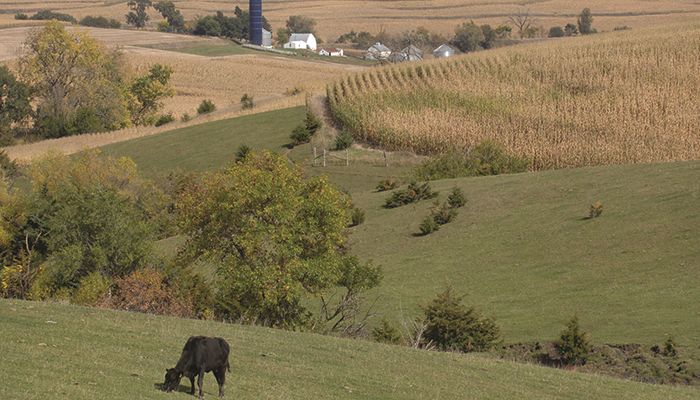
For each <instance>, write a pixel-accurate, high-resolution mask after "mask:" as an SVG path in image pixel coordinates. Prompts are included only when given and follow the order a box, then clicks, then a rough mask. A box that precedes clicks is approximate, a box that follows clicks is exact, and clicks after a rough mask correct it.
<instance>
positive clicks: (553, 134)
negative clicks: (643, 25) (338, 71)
mask: <svg viewBox="0 0 700 400" xmlns="http://www.w3.org/2000/svg"><path fill="white" fill-rule="evenodd" d="M699 93H700V25H698V24H692V25H677V26H673V27H667V28H656V29H650V30H643V31H631V32H615V33H609V34H600V35H595V36H591V37H580V38H578V37H577V38H571V39H561V40H555V41H548V42H546V43H539V44H531V45H523V46H518V47H512V48H504V49H498V50H494V51H488V52H481V53H473V54H470V55H466V56H462V57H457V58H453V59H449V60H442V61H438V60H435V61H429V62H423V63H412V64H410V65H398V66H392V67H385V68H381V69H375V70H372V71H370V72H365V73H362V74H355V75H350V76H348V77H346V78H345V79H343V80H342V81H339V82H337V83H335V84H332V85H330V86H329V87H328V94H329V103H330V106H331V109H332V111H333V114H334V116H335V118H337V119H338V120H339V122H340V123H341V124H342V125H343V126H345V127H346V128H347V129H349V130H350V131H351V132H353V134H354V135H356V137H357V138H358V139H359V140H362V141H365V142H368V143H371V144H375V145H379V146H381V147H384V148H387V149H392V150H413V151H416V152H418V153H421V154H434V153H438V152H442V151H446V150H451V149H468V148H470V147H471V146H474V145H475V144H477V143H479V142H481V141H483V140H486V139H490V140H494V141H496V142H497V143H499V144H500V145H502V146H503V147H504V148H505V149H506V150H507V151H509V152H510V153H512V154H515V155H519V156H523V157H527V158H529V159H531V160H532V161H533V168H534V169H548V168H562V167H580V166H590V165H601V164H620V163H637V162H654V161H671V160H690V159H698V158H700V98H699V97H698V94H699Z"/></svg>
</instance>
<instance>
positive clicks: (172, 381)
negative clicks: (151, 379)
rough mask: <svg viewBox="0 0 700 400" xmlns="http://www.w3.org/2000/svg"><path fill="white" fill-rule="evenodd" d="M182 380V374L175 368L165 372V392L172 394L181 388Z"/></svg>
mask: <svg viewBox="0 0 700 400" xmlns="http://www.w3.org/2000/svg"><path fill="white" fill-rule="evenodd" d="M180 379H182V374H181V373H180V372H177V371H175V368H169V369H166V370H165V382H163V390H164V391H166V392H172V391H173V390H177V388H179V387H180Z"/></svg>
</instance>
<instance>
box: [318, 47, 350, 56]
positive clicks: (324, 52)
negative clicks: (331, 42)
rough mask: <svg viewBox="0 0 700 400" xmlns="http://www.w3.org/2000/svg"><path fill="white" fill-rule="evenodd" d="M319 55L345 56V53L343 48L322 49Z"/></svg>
mask: <svg viewBox="0 0 700 400" xmlns="http://www.w3.org/2000/svg"><path fill="white" fill-rule="evenodd" d="M318 55H319V56H328V57H343V56H344V55H345V54H344V52H343V49H338V48H336V49H321V50H319V51H318Z"/></svg>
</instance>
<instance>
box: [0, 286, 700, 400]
mask: <svg viewBox="0 0 700 400" xmlns="http://www.w3.org/2000/svg"><path fill="white" fill-rule="evenodd" d="M0 329H2V335H3V337H2V341H0V353H1V354H2V357H3V358H2V359H3V362H2V363H0V374H2V376H5V377H12V384H4V385H0V397H1V398H3V399H16V400H25V399H27V400H28V399H71V400H82V399H85V400H88V399H89V400H93V399H104V400H112V399H114V400H116V399H120V400H122V399H175V398H177V399H188V398H192V396H190V395H188V394H186V393H184V392H183V391H186V390H188V389H189V387H186V386H189V382H187V383H185V381H187V379H184V380H183V381H182V383H181V386H180V390H181V392H180V393H171V394H165V393H163V392H161V391H159V390H158V389H157V386H156V385H158V384H160V383H162V381H163V376H164V374H165V368H170V367H172V366H174V365H175V363H176V362H177V359H178V357H179V355H180V351H181V349H182V346H183V344H184V343H185V341H186V340H187V338H188V337H189V336H190V335H210V336H221V337H224V338H225V339H226V340H227V341H228V342H229V343H230V345H231V358H230V362H231V373H229V374H227V377H226V397H225V398H226V399H242V400H245V399H256V400H272V399H280V400H282V399H284V400H287V399H305V400H306V399H376V400H384V399H402V400H413V399H415V400H418V399H473V400H481V399H484V400H485V399H516V398H517V399H524V400H529V399H533V400H535V399H536V400H555V399H556V400H564V399H571V400H578V399H580V400H584V399H586V400H599V399H600V400H603V399H609V400H626V399H629V400H657V399H665V400H666V399H667V400H675V399H678V400H691V399H695V398H697V396H698V390H697V389H693V388H688V387H685V388H683V387H671V386H656V385H647V384H641V383H635V382H630V381H622V380H617V379H612V378H606V377H602V376H597V375H593V374H582V373H576V372H571V371H563V370H557V369H551V368H543V367H536V366H532V365H525V364H515V363H511V362H505V361H497V360H492V359H489V358H486V357H482V356H480V355H460V354H450V353H436V352H426V351H418V350H411V349H408V348H405V347H398V346H386V345H381V344H377V343H371V342H366V341H360V340H346V339H337V338H333V337H328V336H320V335H313V334H306V333H298V332H285V331H281V330H272V329H264V328H256V327H248V326H240V325H231V324H221V323H216V322H207V321H196V320H185V319H176V318H165V317H154V316H150V315H145V314H136V313H126V312H114V311H107V310H99V309H89V308H82V307H74V306H67V305H59V304H50V303H33V302H24V301H12V300H0ZM204 388H205V398H207V399H213V398H215V396H216V382H215V381H214V378H213V377H212V376H211V374H207V376H206V378H205V379H204Z"/></svg>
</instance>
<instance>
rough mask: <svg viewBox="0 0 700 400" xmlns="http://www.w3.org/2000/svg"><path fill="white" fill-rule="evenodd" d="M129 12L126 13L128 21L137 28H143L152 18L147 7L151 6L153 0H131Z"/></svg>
mask: <svg viewBox="0 0 700 400" xmlns="http://www.w3.org/2000/svg"><path fill="white" fill-rule="evenodd" d="M127 5H128V6H129V10H131V11H129V13H128V14H126V23H127V24H129V25H133V26H135V27H136V28H143V27H144V26H146V22H147V21H148V20H149V19H150V17H149V16H148V13H147V12H146V9H147V8H148V7H150V6H151V0H130V1H129V2H128V3H127Z"/></svg>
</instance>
